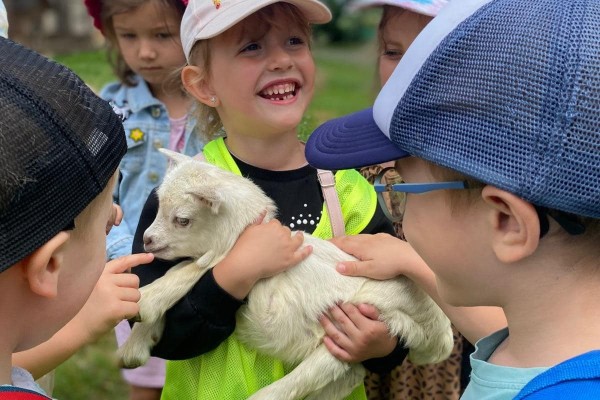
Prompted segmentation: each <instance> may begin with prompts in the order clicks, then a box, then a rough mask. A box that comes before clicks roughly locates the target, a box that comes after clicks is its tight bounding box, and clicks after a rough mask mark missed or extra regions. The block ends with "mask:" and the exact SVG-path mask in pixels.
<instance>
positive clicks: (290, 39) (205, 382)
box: [134, 0, 406, 400]
mask: <svg viewBox="0 0 600 400" xmlns="http://www.w3.org/2000/svg"><path fill="white" fill-rule="evenodd" d="M246 3H247V2H244V1H242V0H230V1H227V2H219V1H217V0H215V1H213V0H192V1H190V3H189V4H188V7H187V9H186V12H185V14H184V17H183V20H182V28H181V37H182V43H183V47H184V52H185V54H186V57H187V60H188V64H189V65H188V66H186V67H185V68H184V69H183V72H182V80H183V83H184V85H185V88H186V90H187V91H188V92H189V93H190V94H191V95H192V96H193V97H194V98H195V99H196V100H197V101H198V111H199V113H200V114H199V117H198V121H199V122H200V123H201V124H204V125H205V126H204V132H205V133H206V134H207V135H209V136H210V138H214V137H215V135H216V134H217V133H218V132H222V133H224V135H225V137H224V138H223V137H221V138H217V139H214V140H212V141H211V142H210V143H208V144H207V145H206V146H205V147H204V150H203V157H204V158H205V159H206V160H207V161H208V162H211V163H213V164H216V165H218V166H220V167H222V168H224V169H228V170H230V171H232V172H234V173H237V174H241V175H243V176H247V177H250V178H251V179H252V180H253V181H254V182H255V183H257V184H258V185H259V186H260V187H261V188H262V189H263V190H264V191H265V193H266V194H267V195H268V196H270V197H271V198H272V199H273V200H274V201H275V203H276V205H277V207H278V208H279V220H280V221H281V222H279V221H277V220H272V221H270V222H269V223H266V224H260V223H257V224H255V225H252V226H250V227H248V228H247V229H246V231H245V232H244V234H242V236H240V238H239V240H238V242H237V243H236V245H235V246H234V248H233V249H232V251H231V252H230V253H229V255H228V256H227V257H226V258H225V259H224V260H223V261H221V262H220V263H219V264H217V265H216V266H215V267H214V268H213V269H212V270H211V271H209V272H208V273H206V274H205V275H204V276H203V277H202V278H201V279H200V281H199V282H198V283H197V284H196V286H195V287H194V288H193V289H192V291H191V292H190V293H188V295H186V296H185V297H184V298H183V299H182V301H180V302H179V303H178V304H176V305H175V306H174V307H173V308H171V309H170V310H169V311H168V312H167V315H166V320H167V322H166V327H165V330H164V333H163V336H162V339H161V341H160V342H159V343H158V344H157V345H156V347H155V348H154V349H153V354H154V355H158V356H161V357H164V358H167V359H172V360H180V361H169V362H168V363H167V378H166V382H165V387H164V389H163V399H182V398H185V399H199V400H200V399H217V400H219V399H227V400H237V399H240V400H241V399H246V398H247V397H248V396H250V395H251V394H252V393H254V392H256V391H258V390H259V389H260V388H262V387H264V386H267V385H268V384H270V383H272V382H274V381H275V380H277V379H279V378H281V377H282V376H284V375H285V374H286V373H287V372H289V369H288V368H289V366H286V365H283V363H282V362H281V361H279V360H275V359H272V358H270V357H267V356H264V355H261V354H259V353H257V352H256V351H255V350H252V349H249V348H246V347H245V346H244V345H242V344H241V343H240V342H239V341H238V340H237V338H236V336H235V335H232V333H233V332H234V330H235V313H236V311H237V310H238V308H239V307H240V306H241V305H242V304H243V302H244V298H245V297H246V296H247V294H248V293H249V292H250V290H251V289H252V287H253V285H254V284H255V283H256V282H257V281H258V280H260V279H261V278H264V277H268V276H271V275H274V274H276V273H278V272H282V271H284V270H286V269H288V268H290V267H292V266H293V265H295V264H297V263H298V262H299V261H301V260H302V259H304V258H305V257H306V256H308V254H309V253H310V248H301V245H302V234H301V233H297V234H295V235H294V236H291V235H290V229H293V230H300V231H306V232H310V233H312V234H313V235H315V236H319V237H323V238H331V237H332V236H333V234H334V232H336V230H337V228H338V227H341V233H342V234H348V235H351V234H357V233H360V232H373V233H374V232H389V233H391V232H393V227H392V226H391V224H390V223H389V222H387V221H386V219H385V216H384V215H383V212H382V210H381V209H380V208H379V207H378V205H377V200H376V196H375V193H374V191H373V189H372V187H371V186H370V184H369V183H368V182H367V181H366V180H365V179H364V178H363V177H362V176H360V174H359V173H358V172H357V171H355V170H342V171H337V172H336V173H335V185H333V179H331V181H332V182H331V183H332V185H331V186H328V185H324V186H325V188H323V191H322V188H321V185H320V183H319V181H320V180H321V181H324V180H326V179H327V178H328V177H329V178H332V176H330V175H328V173H329V172H328V171H318V170H316V169H314V168H312V167H311V166H309V165H308V164H307V162H306V159H305V157H304V144H303V143H302V142H301V141H300V140H299V139H298V135H297V131H296V129H297V127H298V125H299V124H300V122H301V120H302V117H303V115H304V113H305V111H306V109H307V107H308V105H309V103H310V101H311V99H312V95H313V91H314V81H315V65H314V61H313V58H312V54H311V51H310V24H311V23H325V22H327V21H329V20H330V18H331V14H330V12H329V10H328V9H327V7H325V6H324V5H323V4H322V3H320V2H319V1H317V0H295V1H290V2H273V1H268V0H260V1H254V2H252V6H251V7H250V6H249V5H248V4H246ZM327 187H330V188H333V187H335V192H334V200H338V201H339V203H340V204H341V207H339V205H338V207H337V208H336V207H335V204H334V203H335V201H334V200H331V201H330V200H328V201H326V202H325V201H324V199H325V198H328V196H329V195H328V194H327V193H329V190H332V189H327ZM350 187H352V188H353V191H349V190H347V189H348V188H350ZM157 208H158V204H157V199H156V197H155V196H154V195H153V194H152V195H150V197H149V198H148V201H147V203H146V205H145V207H144V210H143V211H142V216H141V220H140V224H139V225H138V230H137V232H136V236H135V240H134V251H139V252H141V251H143V239H142V236H143V232H144V231H145V230H146V228H147V227H148V226H149V225H150V224H151V223H152V221H153V220H154V217H155V215H156V212H157ZM340 208H341V212H340V213H339V215H340V217H341V218H340V220H339V222H340V223H339V224H337V223H336V222H335V221H336V216H337V215H338V212H337V210H339V209H340ZM331 222H333V224H332V223H331ZM171 265H174V264H169V263H165V262H163V261H159V260H157V261H155V262H153V263H152V264H151V265H148V266H146V267H144V269H143V270H141V269H138V270H137V271H136V272H137V273H138V274H139V276H140V280H141V284H142V285H145V284H148V283H150V282H152V281H153V280H155V279H156V278H158V277H160V276H162V275H163V274H164V273H165V271H166V270H167V268H169V267H170V266H171ZM337 312H339V313H344V310H343V308H342V307H340V308H339V309H338V310H337V311H336V313H337ZM368 314H369V317H366V316H364V315H362V314H361V313H360V312H351V313H350V314H349V315H347V316H346V317H345V318H346V321H347V322H348V323H352V324H353V325H355V326H356V327H357V329H356V335H355V336H354V337H353V338H352V340H351V342H349V343H348V344H347V350H348V351H349V352H351V353H352V355H353V357H355V358H356V359H357V361H363V360H367V359H370V360H369V361H367V362H365V364H366V366H367V367H369V366H374V367H375V368H379V369H381V368H384V367H388V368H391V367H393V366H394V365H397V364H398V363H400V362H402V360H403V359H404V357H405V356H406V351H405V349H404V348H403V346H402V345H401V344H399V343H398V339H397V338H393V337H390V335H389V334H388V330H387V326H386V325H385V324H383V323H382V322H379V321H378V320H377V317H378V313H377V310H374V309H373V310H370V313H368ZM380 357H385V358H383V359H382V358H380ZM373 359H375V360H373ZM348 398H349V399H365V398H366V396H365V391H364V387H363V386H362V385H361V387H358V388H357V389H356V390H355V391H354V392H353V393H352V394H351V396H350V397H348Z"/></svg>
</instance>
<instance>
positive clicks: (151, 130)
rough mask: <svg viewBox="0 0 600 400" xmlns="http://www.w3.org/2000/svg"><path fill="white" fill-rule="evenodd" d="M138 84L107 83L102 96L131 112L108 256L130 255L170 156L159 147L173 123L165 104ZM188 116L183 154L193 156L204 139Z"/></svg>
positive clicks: (165, 144)
mask: <svg viewBox="0 0 600 400" xmlns="http://www.w3.org/2000/svg"><path fill="white" fill-rule="evenodd" d="M136 80H137V85H136V86H134V87H128V86H124V85H122V84H121V83H119V82H115V83H110V84H108V85H107V86H105V87H104V88H103V89H102V91H101V93H100V97H102V98H103V99H105V100H108V101H111V102H113V103H114V105H115V106H117V107H119V108H121V109H122V110H124V111H125V114H127V113H129V116H128V117H127V119H126V120H125V121H124V122H123V127H124V130H125V135H126V136H127V153H126V154H125V157H123V160H122V161H121V164H120V166H119V169H120V176H119V182H118V184H117V186H116V188H115V191H114V194H113V197H114V201H115V203H117V204H119V205H120V206H121V208H122V209H123V221H122V222H121V225H119V226H115V227H113V228H112V230H111V232H110V233H109V235H108V237H107V238H106V252H107V258H108V259H109V260H112V259H114V258H116V257H120V256H123V255H127V254H131V245H132V243H133V235H134V233H135V229H136V227H137V224H138V221H139V218H140V214H141V212H142V208H143V206H144V203H145V202H146V199H147V198H148V195H149V194H150V192H151V191H152V189H153V188H155V187H156V186H158V185H159V184H160V183H161V182H162V180H163V178H164V176H165V172H166V170H167V164H168V162H167V158H166V157H165V155H164V154H162V153H160V152H159V151H158V149H160V148H161V147H168V146H169V138H170V135H171V126H170V123H169V115H168V114H167V109H166V107H165V106H164V105H163V104H162V103H161V102H160V101H159V100H158V99H156V98H154V96H152V93H150V90H149V88H148V85H147V84H146V82H145V81H144V80H143V79H141V78H140V77H136ZM194 125H195V123H194V121H193V120H192V118H188V121H187V125H186V128H185V145H184V148H183V151H182V152H183V153H184V154H187V155H190V156H193V155H196V154H198V153H199V152H200V151H202V148H203V147H204V142H203V141H202V139H201V138H200V135H199V133H197V132H196V131H195V130H194Z"/></svg>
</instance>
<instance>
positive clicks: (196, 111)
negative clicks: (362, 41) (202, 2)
mask: <svg viewBox="0 0 600 400" xmlns="http://www.w3.org/2000/svg"><path fill="white" fill-rule="evenodd" d="M277 11H281V13H282V14H283V16H284V18H283V20H281V19H276V18H275V13H276V12H277ZM249 19H252V20H253V21H260V23H261V24H262V25H263V26H265V27H278V26H285V25H286V23H289V22H294V23H296V24H297V25H298V26H299V27H300V28H301V29H302V33H303V34H305V35H306V37H307V38H309V39H310V35H311V28H310V24H309V22H308V19H307V18H306V16H305V15H304V14H303V13H302V12H301V11H300V10H299V9H298V8H297V7H296V6H294V5H292V4H289V3H285V2H278V3H274V4H271V5H268V6H266V7H264V8H261V9H260V10H258V11H257V12H255V13H254V14H252V15H251V16H249V17H247V18H246V19H245V20H244V21H242V23H244V22H246V21H248V20H249ZM211 42H212V41H211V39H206V40H199V41H197V42H196V43H194V46H193V47H192V49H191V51H190V56H189V59H190V64H191V65H195V66H197V67H200V68H202V71H203V74H202V76H201V77H199V80H204V79H209V78H210V76H211V73H212V71H211V69H210V64H211V57H210V56H211ZM309 45H310V43H309ZM192 114H193V116H194V117H195V118H196V121H198V125H199V126H200V128H201V129H200V131H201V132H203V135H204V139H205V140H206V141H210V140H212V139H214V138H215V137H217V136H218V135H219V133H220V132H221V131H222V129H223V123H222V122H221V117H220V116H219V114H218V113H217V110H216V108H214V107H209V106H207V105H206V104H203V103H202V102H200V101H198V100H197V99H195V100H194V107H193V111H192Z"/></svg>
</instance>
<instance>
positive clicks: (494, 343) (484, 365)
mask: <svg viewBox="0 0 600 400" xmlns="http://www.w3.org/2000/svg"><path fill="white" fill-rule="evenodd" d="M507 337H508V328H504V329H502V330H500V331H498V332H496V333H493V334H492V335H490V336H487V337H484V338H483V339H481V340H479V341H478V342H477V344H476V345H475V351H474V352H473V354H471V368H472V371H471V379H470V381H469V385H468V386H467V388H466V390H465V392H464V394H463V395H462V397H461V400H512V399H513V398H514V397H515V396H516V395H517V394H518V393H519V392H520V391H521V389H522V388H523V387H524V386H525V385H526V384H527V383H528V382H529V381H530V380H532V379H533V378H535V377H536V376H538V375H539V374H541V373H542V372H544V371H546V370H547V369H548V368H544V367H540V368H512V367H505V366H501V365H494V364H491V363H489V362H488V361H487V360H489V358H490V356H491V355H492V353H493V352H494V351H495V350H496V349H497V348H498V346H499V345H500V344H501V343H502V342H503V341H504V340H505V339H506V338H507Z"/></svg>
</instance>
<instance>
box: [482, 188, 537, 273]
mask: <svg viewBox="0 0 600 400" xmlns="http://www.w3.org/2000/svg"><path fill="white" fill-rule="evenodd" d="M481 196H482V198H483V200H484V201H485V202H486V204H487V205H488V206H489V211H488V215H489V221H490V229H491V230H492V235H491V237H492V242H493V243H492V248H493V251H494V253H495V254H496V257H497V258H498V259H499V260H500V261H502V262H503V263H507V264H510V263H513V262H518V261H520V260H522V259H524V258H526V257H528V256H530V255H531V254H533V253H534V252H535V250H536V249H537V247H538V244H539V241H540V221H539V218H538V214H537V212H536V210H535V207H534V206H533V205H532V204H531V203H529V202H527V201H525V200H523V199H521V198H520V197H518V196H516V195H514V194H512V193H509V192H507V191H504V190H501V189H498V188H496V187H493V186H486V187H485V188H484V189H483V190H482V193H481Z"/></svg>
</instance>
